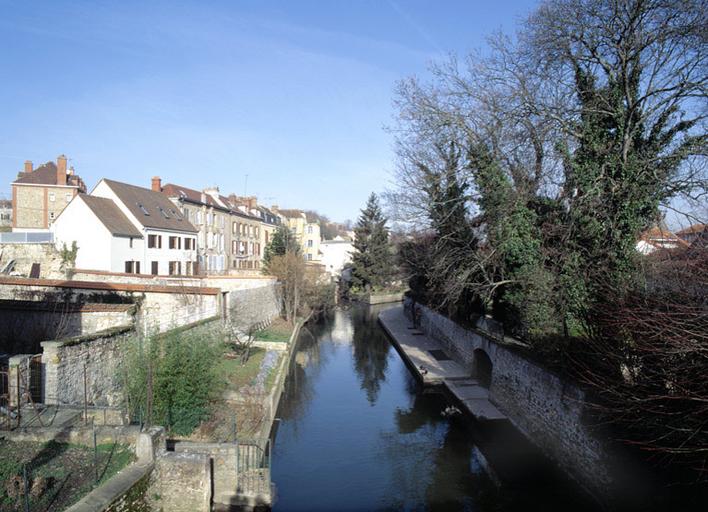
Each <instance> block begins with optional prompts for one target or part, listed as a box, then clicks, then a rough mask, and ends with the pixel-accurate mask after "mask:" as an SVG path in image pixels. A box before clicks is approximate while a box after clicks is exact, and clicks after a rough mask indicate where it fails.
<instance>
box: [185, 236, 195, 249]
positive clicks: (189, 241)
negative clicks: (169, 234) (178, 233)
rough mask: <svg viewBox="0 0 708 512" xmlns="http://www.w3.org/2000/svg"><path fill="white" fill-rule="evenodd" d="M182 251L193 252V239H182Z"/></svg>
mask: <svg viewBox="0 0 708 512" xmlns="http://www.w3.org/2000/svg"><path fill="white" fill-rule="evenodd" d="M184 249H185V250H186V251H193V250H194V238H185V239H184Z"/></svg>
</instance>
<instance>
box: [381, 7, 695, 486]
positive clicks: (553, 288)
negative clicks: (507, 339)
mask: <svg viewBox="0 0 708 512" xmlns="http://www.w3.org/2000/svg"><path fill="white" fill-rule="evenodd" d="M702 10H703V9H702V5H701V4H700V2H693V1H689V2H671V1H669V2H659V3H651V2H650V3H647V2H639V1H630V2H625V3H622V4H621V7H618V6H617V5H616V4H615V3H612V2H590V1H585V0H581V1H571V0H558V1H554V2H544V3H542V4H541V6H540V7H539V8H538V9H537V10H536V12H534V13H533V14H532V15H531V16H530V17H529V19H528V20H527V21H526V22H525V23H524V24H522V25H521V26H520V28H519V33H518V35H517V37H515V38H511V37H506V36H504V35H497V36H495V37H493V38H491V39H490V47H489V52H488V55H487V56H481V55H477V54H474V55H469V56H468V58H467V59H466V60H464V61H458V60H457V59H455V58H451V59H450V60H449V61H447V62H443V63H439V64H437V65H435V66H434V67H433V69H432V72H433V76H434V78H433V80H432V81H431V82H430V83H427V84H425V83H421V82H420V81H419V80H417V79H414V78H412V79H409V80H405V81H403V82H401V83H400V84H399V87H398V96H397V106H398V108H399V119H400V124H399V126H397V128H396V135H397V139H398V140H397V145H398V155H399V166H398V176H397V178H398V179H397V182H398V184H399V185H400V186H399V188H397V189H395V190H392V191H390V193H389V194H388V195H387V199H388V201H389V203H390V205H391V206H392V208H391V210H392V211H393V212H396V213H397V214H398V216H397V218H396V219H395V220H397V221H398V222H399V223H402V225H403V226H404V227H407V228H408V232H407V234H406V236H405V237H404V241H403V242H402V243H401V244H400V246H399V251H398V254H399V259H400V263H401V266H402V267H403V269H404V271H405V272H406V274H407V278H408V282H409V285H410V288H411V292H412V294H413V296H414V297H415V298H416V300H417V301H419V302H423V303H426V304H428V305H430V306H432V307H433V308H435V309H437V310H439V311H441V312H443V313H445V314H447V315H448V316H450V317H452V318H454V319H455V320H457V321H459V322H460V323H463V324H474V323H475V322H476V320H477V319H478V318H479V317H480V316H481V315H484V314H491V315H492V316H493V317H494V318H495V319H496V320H498V321H499V322H501V323H502V325H503V326H504V329H505V331H506V332H507V333H508V334H510V335H513V336H516V337H518V338H521V339H523V340H524V341H526V342H527V343H528V344H529V345H531V346H532V348H533V350H534V352H535V353H536V354H537V355H538V356H540V358H541V359H545V360H546V361H547V362H549V363H550V364H555V365H561V366H562V367H563V370H564V371H566V372H567V373H571V374H573V375H575V377H576V378H577V379H578V380H580V381H581V382H582V383H584V384H585V386H586V387H587V388H588V389H589V390H590V392H591V393H590V395H591V400H592V404H591V405H592V406H593V407H594V410H595V412H596V413H597V415H596V418H595V419H596V420H597V421H598V422H602V423H604V424H609V425H611V426H612V427H613V429H614V435H615V436H616V437H617V438H619V439H623V440H624V441H625V443H626V445H627V446H631V447H637V448H639V449H640V450H641V451H642V452H643V453H645V454H647V455H648V456H647V459H651V461H652V462H653V463H654V464H655V466H656V467H659V468H663V467H669V468H671V469H672V470H673V469H676V468H680V469H681V470H682V471H683V470H685V474H680V475H679V474H675V475H672V477H676V478H678V479H679V480H680V481H683V482H686V481H696V480H698V481H706V480H708V469H707V468H706V465H705V446H706V445H707V444H708V430H706V428H705V425H706V423H707V422H708V407H706V406H705V404H706V403H707V400H706V399H707V397H708V373H707V372H706V371H705V367H706V358H705V353H706V351H707V350H708V311H707V310H706V304H708V297H707V296H706V290H707V289H708V287H706V286H705V285H706V282H705V277H704V276H705V275H706V273H707V270H708V269H707V268H706V257H705V254H706V245H705V239H702V240H699V241H698V242H699V243H696V244H694V245H693V246H692V247H691V248H684V249H683V250H677V251H673V252H669V251H659V253H658V255H655V256H652V257H650V258H645V257H642V256H641V255H639V254H638V253H637V251H636V249H635V245H636V243H637V240H638V239H639V236H640V234H641V233H642V232H643V231H644V230H646V229H647V228H650V227H652V226H655V225H657V224H660V223H661V221H662V214H661V207H662V206H663V207H665V208H671V207H672V206H671V205H672V204H676V203H672V201H674V200H675V199H676V198H677V197H681V198H683V201H685V202H688V203H689V204H690V203H691V201H695V200H696V199H697V198H698V199H700V198H703V199H704V198H705V194H706V193H707V192H708V188H707V186H706V184H708V179H706V174H705V169H706V166H705V152H704V150H705V143H706V132H705V125H704V113H703V106H704V105H705V99H706V95H705V83H706V76H705V67H704V66H703V65H702V63H703V62H704V60H705V44H703V43H702V40H701V38H700V35H699V34H701V33H702V28H703V24H704V22H703V18H702V14H700V13H701V12H702ZM697 283H698V284H699V286H697ZM688 375H691V376H692V377H691V378H689V377H687V376H688Z"/></svg>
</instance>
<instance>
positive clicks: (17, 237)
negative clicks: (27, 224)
mask: <svg viewBox="0 0 708 512" xmlns="http://www.w3.org/2000/svg"><path fill="white" fill-rule="evenodd" d="M51 243H54V233H51V232H48V231H37V232H32V231H22V232H14V233H0V244H51Z"/></svg>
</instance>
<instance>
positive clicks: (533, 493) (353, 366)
mask: <svg viewBox="0 0 708 512" xmlns="http://www.w3.org/2000/svg"><path fill="white" fill-rule="evenodd" d="M379 311H380V309H378V308H376V307H372V308H368V307H361V306H357V307H353V308H351V309H348V310H338V311H336V312H335V313H334V314H333V316H332V317H331V318H329V319H328V320H327V321H325V322H323V323H320V324H317V325H309V326H308V327H307V328H306V329H303V331H302V332H301V335H300V339H299V340H298V346H297V348H296V352H295V354H294V361H293V364H292V365H291V367H290V374H289V376H288V380H287V383H286V388H285V392H284V394H283V397H282V399H281V403H280V408H279V410H278V417H279V418H280V421H279V423H278V426H277V431H276V433H275V442H274V445H273V457H272V479H273V482H274V483H275V485H276V487H277V501H276V502H275V505H274V507H273V509H274V510H276V511H339V510H341V511H345V510H351V511H359V510H445V511H447V510H451V511H454V510H470V511H472V510H474V511H493V510H494V511H498V510H524V511H528V510H547V511H548V510H569V509H570V508H571V507H572V509H573V510H574V512H579V511H582V510H592V509H593V508H594V507H593V506H592V505H590V504H589V503H588V502H587V500H585V499H584V498H583V497H582V494H581V493H580V492H579V491H578V490H577V489H575V487H574V485H573V484H571V483H570V482H569V481H567V480H566V479H565V478H564V476H563V475H561V474H560V473H559V472H558V471H557V470H556V469H555V467H554V465H553V464H550V463H549V462H548V461H547V460H545V459H544V457H543V456H541V455H540V454H539V453H538V452H537V451H535V450H534V449H533V448H532V447H531V446H530V445H529V444H528V443H527V442H526V441H525V440H524V439H523V438H522V437H521V436H520V435H519V434H518V433H517V432H516V431H515V430H514V429H513V428H510V427H508V426H503V425H502V426H499V425H486V426H485V425H479V424H477V423H476V422H474V421H473V420H472V419H470V418H466V417H464V416H462V415H461V414H455V411H454V410H452V409H451V408H450V406H451V405H452V404H451V403H450V402H449V401H448V400H447V397H446V396H444V395H442V394H441V393H438V392H431V391H430V390H423V389H421V387H419V385H418V384H417V382H416V380H415V378H414V377H413V376H412V375H411V373H410V372H409V370H408V368H407V367H406V366H405V364H404V363H403V361H402V360H401V358H400V357H399V355H398V353H397V352H396V350H395V349H394V348H393V346H392V345H391V343H390V341H389V339H388V338H387V336H386V334H385V333H384V332H383V330H382V329H381V328H380V326H379V325H378V322H377V320H376V315H377V314H378V312H379Z"/></svg>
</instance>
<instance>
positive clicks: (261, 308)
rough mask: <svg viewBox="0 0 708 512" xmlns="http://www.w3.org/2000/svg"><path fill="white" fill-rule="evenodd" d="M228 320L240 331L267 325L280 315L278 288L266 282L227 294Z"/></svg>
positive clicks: (274, 284)
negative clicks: (239, 328)
mask: <svg viewBox="0 0 708 512" xmlns="http://www.w3.org/2000/svg"><path fill="white" fill-rule="evenodd" d="M227 304H228V314H229V318H230V319H231V320H232V321H233V322H235V323H236V325H238V326H239V327H241V328H242V329H245V328H248V327H249V326H252V325H264V324H269V323H270V322H271V321H272V320H273V319H274V318H275V317H277V316H278V315H279V314H280V305H281V298H280V288H279V286H278V285H277V284H276V283H272V282H267V283H265V284H263V285H262V286H259V287H255V288H243V289H236V290H232V291H230V292H228V294H227Z"/></svg>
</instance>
